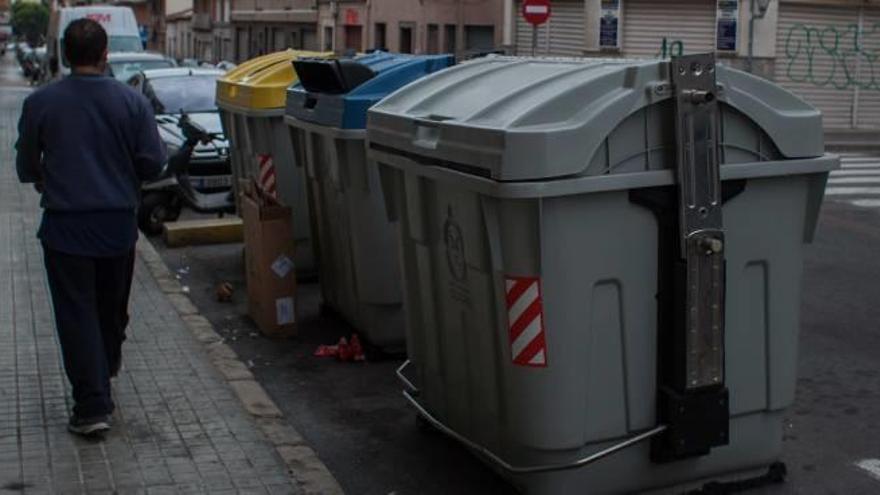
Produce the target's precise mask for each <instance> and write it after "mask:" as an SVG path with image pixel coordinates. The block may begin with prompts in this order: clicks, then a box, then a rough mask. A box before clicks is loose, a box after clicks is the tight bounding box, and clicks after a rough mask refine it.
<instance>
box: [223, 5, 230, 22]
mask: <svg viewBox="0 0 880 495" xmlns="http://www.w3.org/2000/svg"><path fill="white" fill-rule="evenodd" d="M231 11H232V0H223V22H229V15H230V12H231Z"/></svg>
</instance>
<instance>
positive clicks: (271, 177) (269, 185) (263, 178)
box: [257, 154, 275, 196]
mask: <svg viewBox="0 0 880 495" xmlns="http://www.w3.org/2000/svg"><path fill="white" fill-rule="evenodd" d="M257 163H259V164H260V187H262V188H263V190H264V191H266V192H267V193H269V194H270V195H271V196H275V162H273V161H272V155H264V154H259V155H257Z"/></svg>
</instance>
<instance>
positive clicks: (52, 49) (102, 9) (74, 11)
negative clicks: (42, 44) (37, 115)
mask: <svg viewBox="0 0 880 495" xmlns="http://www.w3.org/2000/svg"><path fill="white" fill-rule="evenodd" d="M83 17H85V18H88V19H92V20H93V21H97V22H99V23H100V24H101V25H102V26H104V29H105V30H107V37H108V50H109V51H110V52H141V51H143V50H144V46H143V44H142V43H141V36H140V31H139V29H138V25H137V20H136V19H135V17H134V11H132V10H131V8H130V7H111V6H108V5H93V6H88V7H62V8H60V9H58V10H56V11H55V12H53V13H52V17H51V18H50V19H49V36H48V40H47V41H46V45H47V48H48V51H49V70H50V73H51V74H50V77H51V78H53V79H54V78H57V77H62V76H65V75H67V74H70V64H69V63H68V62H67V60H66V59H65V57H64V39H63V36H64V29H66V28H67V25H68V24H70V23H71V22H73V21H75V20H77V19H82V18H83Z"/></svg>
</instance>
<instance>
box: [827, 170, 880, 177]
mask: <svg viewBox="0 0 880 495" xmlns="http://www.w3.org/2000/svg"><path fill="white" fill-rule="evenodd" d="M843 175H880V168H878V169H877V170H871V169H867V168H866V169H862V170H852V169H850V170H835V171H834V172H831V177H840V176H843Z"/></svg>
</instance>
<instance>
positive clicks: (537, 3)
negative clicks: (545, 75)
mask: <svg viewBox="0 0 880 495" xmlns="http://www.w3.org/2000/svg"><path fill="white" fill-rule="evenodd" d="M522 16H523V19H525V20H526V22H528V23H529V24H531V25H532V56H533V57H534V56H535V55H537V52H538V26H540V25H541V24H544V23H545V22H547V20H548V19H550V0H523V4H522Z"/></svg>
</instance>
